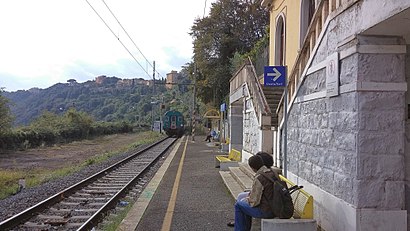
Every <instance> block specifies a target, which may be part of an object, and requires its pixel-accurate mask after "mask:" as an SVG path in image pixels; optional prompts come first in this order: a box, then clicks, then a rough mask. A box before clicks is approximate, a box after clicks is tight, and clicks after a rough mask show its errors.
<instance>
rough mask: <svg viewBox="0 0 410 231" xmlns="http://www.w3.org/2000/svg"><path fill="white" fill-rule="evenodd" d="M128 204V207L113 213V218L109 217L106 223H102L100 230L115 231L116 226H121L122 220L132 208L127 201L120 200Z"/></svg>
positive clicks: (130, 203) (131, 203)
mask: <svg viewBox="0 0 410 231" xmlns="http://www.w3.org/2000/svg"><path fill="white" fill-rule="evenodd" d="M122 201H126V202H128V205H127V206H125V207H123V209H121V210H117V211H116V212H115V215H114V216H111V218H109V220H108V221H107V222H104V223H103V225H102V227H101V230H104V231H116V230H117V228H118V226H119V225H120V224H121V222H122V221H123V220H124V218H125V217H126V216H127V214H128V212H129V211H130V210H131V208H132V206H133V204H134V203H133V202H131V201H128V200H122Z"/></svg>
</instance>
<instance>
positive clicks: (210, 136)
mask: <svg viewBox="0 0 410 231" xmlns="http://www.w3.org/2000/svg"><path fill="white" fill-rule="evenodd" d="M211 138H212V132H211V129H210V128H209V130H208V134H207V135H206V139H205V141H208V142H211Z"/></svg>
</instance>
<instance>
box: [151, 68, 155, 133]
mask: <svg viewBox="0 0 410 231" xmlns="http://www.w3.org/2000/svg"><path fill="white" fill-rule="evenodd" d="M152 67H153V71H152V86H153V88H152V95H153V96H155V61H154V63H153V66H152ZM151 99H152V98H151ZM151 120H152V121H151V122H152V123H151V131H154V104H151Z"/></svg>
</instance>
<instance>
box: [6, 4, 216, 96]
mask: <svg viewBox="0 0 410 231" xmlns="http://www.w3.org/2000/svg"><path fill="white" fill-rule="evenodd" d="M214 1H215V0H214ZM214 1H209V0H208V1H206V2H207V5H208V8H209V6H210V4H211V2H214ZM89 2H90V3H91V4H92V5H93V6H94V7H95V9H96V10H97V11H98V12H99V13H100V14H101V16H102V17H103V18H104V19H106V20H107V21H106V22H107V23H108V24H109V25H110V27H111V28H112V30H113V31H114V33H115V34H116V35H117V36H119V38H120V40H121V41H122V42H123V43H124V44H125V45H126V46H127V47H128V48H129V49H130V51H131V53H132V54H133V55H134V57H135V58H136V59H137V60H138V61H139V62H140V63H141V66H143V67H144V69H145V70H146V71H147V72H148V74H149V75H148V74H146V73H145V72H144V71H143V70H142V69H141V67H139V65H138V64H137V63H136V62H135V61H134V60H133V58H132V57H131V56H130V55H129V54H128V53H127V51H126V50H125V49H124V48H123V47H122V45H121V44H120V43H119V42H118V41H117V39H116V38H115V37H114V36H113V35H112V34H111V32H110V31H109V30H108V29H107V27H106V26H105V25H104V24H103V22H102V21H101V20H100V19H99V18H98V16H97V15H96V14H95V13H94V12H93V10H92V9H91V8H90V6H89V5H88V4H87V2H86V1H85V0H80V1H73V0H59V1H55V0H37V1H31V0H15V1H7V3H3V4H2V7H1V8H0V33H1V35H2V36H1V37H0V87H6V90H9V91H12V90H17V89H29V88H31V87H41V88H45V87H48V86H51V85H53V84H55V83H57V82H65V81H66V80H67V79H68V78H71V77H73V76H74V77H77V78H87V79H93V78H94V77H95V76H97V75H101V74H105V75H107V76H112V75H115V76H118V77H123V78H126V77H144V78H150V77H151V76H152V70H151V66H150V64H151V63H152V61H153V60H155V61H156V67H157V70H159V71H160V72H161V74H162V75H163V76H165V74H166V73H167V72H169V71H171V70H180V67H181V66H182V65H184V64H185V63H186V62H188V61H189V60H190V59H191V56H192V39H191V37H190V36H189V35H188V33H189V31H190V28H191V26H192V24H193V22H194V19H195V18H196V17H200V16H202V14H203V10H204V4H205V0H176V1H166V0H162V1H135V0H105V2H106V3H107V5H108V6H109V7H110V8H111V10H112V11H113V12H114V13H115V15H116V16H117V19H118V20H119V21H120V22H121V24H122V25H123V27H125V29H126V30H127V32H128V33H129V35H130V36H131V38H132V39H133V40H134V42H135V43H136V44H137V46H138V47H139V49H140V50H141V51H142V52H143V53H144V55H145V56H146V58H147V59H148V60H149V62H150V64H148V63H147V62H146V61H145V58H144V57H142V55H140V54H139V52H138V51H137V49H136V48H135V46H134V45H133V44H132V43H131V41H130V40H129V39H128V38H127V36H126V34H125V33H124V32H123V31H122V29H121V27H120V26H119V25H118V24H117V22H116V21H115V19H113V18H112V17H111V15H110V13H109V11H108V10H107V9H106V8H105V6H104V4H103V2H102V1H100V0H89ZM2 73H3V74H2ZM85 80H86V79H85Z"/></svg>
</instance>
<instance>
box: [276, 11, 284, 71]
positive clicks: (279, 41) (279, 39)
mask: <svg viewBox="0 0 410 231" xmlns="http://www.w3.org/2000/svg"><path fill="white" fill-rule="evenodd" d="M285 51H286V50H285V20H284V16H283V15H280V16H279V18H278V20H277V22H276V33H275V65H279V66H283V65H285Z"/></svg>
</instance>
